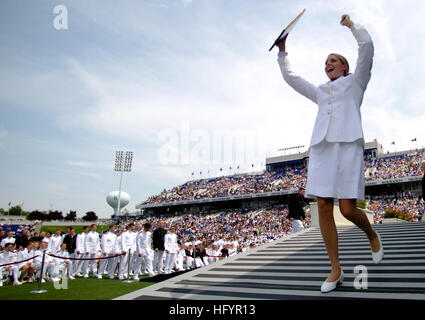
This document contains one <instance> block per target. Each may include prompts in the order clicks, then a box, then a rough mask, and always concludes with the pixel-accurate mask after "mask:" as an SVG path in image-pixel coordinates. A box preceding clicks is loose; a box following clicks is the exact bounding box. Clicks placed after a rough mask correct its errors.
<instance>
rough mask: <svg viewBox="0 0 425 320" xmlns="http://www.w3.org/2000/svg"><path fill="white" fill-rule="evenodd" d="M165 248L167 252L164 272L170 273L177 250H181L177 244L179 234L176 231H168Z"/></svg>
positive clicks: (165, 237)
mask: <svg viewBox="0 0 425 320" xmlns="http://www.w3.org/2000/svg"><path fill="white" fill-rule="evenodd" d="M164 248H165V252H166V257H165V266H164V273H165V274H170V273H171V271H172V270H173V267H174V262H175V258H176V254H177V250H179V246H178V244H177V235H176V234H175V233H172V232H167V233H166V234H165V236H164ZM167 251H168V253H167Z"/></svg>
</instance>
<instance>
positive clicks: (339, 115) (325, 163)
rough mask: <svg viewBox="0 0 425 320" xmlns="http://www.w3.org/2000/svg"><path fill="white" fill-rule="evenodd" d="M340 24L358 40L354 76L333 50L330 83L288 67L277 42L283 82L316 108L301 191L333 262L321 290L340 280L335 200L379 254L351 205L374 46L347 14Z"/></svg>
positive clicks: (360, 169)
mask: <svg viewBox="0 0 425 320" xmlns="http://www.w3.org/2000/svg"><path fill="white" fill-rule="evenodd" d="M340 23H341V25H343V26H346V27H348V28H349V29H350V30H351V32H352V34H353V36H354V38H355V39H356V41H357V43H358V47H359V48H358V58H357V64H356V69H355V71H354V73H353V74H351V73H349V64H348V62H347V60H346V59H345V58H344V57H343V56H341V55H339V54H335V53H332V54H330V55H329V56H328V57H327V59H326V62H325V72H326V75H327V76H328V78H329V79H330V81H328V82H327V83H325V84H323V85H320V86H318V87H317V86H315V85H313V84H311V83H309V82H308V81H306V80H304V79H303V78H301V77H299V76H297V75H295V74H294V73H293V72H292V71H291V69H290V66H289V61H288V59H287V55H288V53H287V52H286V48H285V47H286V46H285V44H286V38H287V36H286V37H285V38H284V39H282V40H281V41H279V42H278V43H276V45H277V46H278V47H279V53H278V63H279V66H280V69H281V71H282V75H283V78H284V80H285V81H286V82H287V83H288V84H289V85H290V86H291V87H292V88H293V89H295V90H296V91H297V92H299V93H300V94H302V95H304V96H305V97H307V98H308V99H310V100H312V101H313V102H314V103H316V104H317V105H318V106H319V110H318V114H317V117H316V121H315V124H314V129H313V135H312V138H311V141H310V159H309V164H308V174H307V186H306V191H305V193H306V197H307V198H317V204H318V209H319V225H320V230H321V233H322V237H323V241H324V242H325V245H326V249H327V252H328V256H329V259H330V262H331V265H332V271H331V274H330V275H329V277H328V278H327V279H326V281H325V282H324V283H323V284H322V287H321V291H322V292H329V291H332V290H334V289H335V288H336V287H337V285H339V284H341V283H342V281H343V278H344V272H343V271H342V269H341V266H340V263H339V257H338V234H337V230H336V226H335V221H334V217H333V202H334V199H338V200H339V207H340V210H341V213H342V214H343V215H344V217H345V218H347V219H348V220H350V221H351V222H353V223H354V224H356V225H357V226H358V227H359V228H360V229H362V230H363V231H364V232H365V233H366V235H367V237H368V238H369V241H370V245H371V250H372V258H373V260H374V262H375V263H379V262H381V260H382V257H383V248H382V245H381V240H380V236H379V234H378V233H377V232H375V231H374V230H373V229H372V227H371V225H370V223H369V220H368V219H367V217H366V215H365V214H364V213H363V211H361V210H359V209H357V208H356V199H359V200H364V189H365V179H364V159H363V150H364V138H363V129H362V124H361V114H360V106H361V103H362V100H363V95H364V92H365V90H366V87H367V84H368V82H369V80H370V77H371V69H372V60H373V52H374V48H373V43H372V39H371V38H370V36H369V34H368V32H367V31H366V29H365V28H364V27H362V26H360V25H357V24H356V25H355V24H354V23H353V22H352V21H351V20H350V17H349V16H348V15H343V16H342V18H341V22H340Z"/></svg>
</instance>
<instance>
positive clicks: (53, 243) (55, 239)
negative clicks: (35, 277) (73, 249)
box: [47, 234, 62, 254]
mask: <svg viewBox="0 0 425 320" xmlns="http://www.w3.org/2000/svg"><path fill="white" fill-rule="evenodd" d="M61 243H62V236H58V235H56V234H55V235H53V236H51V237H50V239H49V245H48V246H47V251H48V252H50V253H53V254H56V251H58V250H59V249H60V244H61Z"/></svg>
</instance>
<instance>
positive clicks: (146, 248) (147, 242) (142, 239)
mask: <svg viewBox="0 0 425 320" xmlns="http://www.w3.org/2000/svg"><path fill="white" fill-rule="evenodd" d="M136 245H137V252H138V253H141V254H142V255H150V254H152V232H150V231H146V232H145V231H144V230H143V231H141V232H140V233H139V234H138V236H137V244H136Z"/></svg>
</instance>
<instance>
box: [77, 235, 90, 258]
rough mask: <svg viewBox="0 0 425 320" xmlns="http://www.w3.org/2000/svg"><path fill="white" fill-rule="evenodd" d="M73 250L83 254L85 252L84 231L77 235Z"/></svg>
mask: <svg viewBox="0 0 425 320" xmlns="http://www.w3.org/2000/svg"><path fill="white" fill-rule="evenodd" d="M75 251H79V252H80V254H85V253H86V252H87V248H86V233H84V232H83V233H80V234H78V235H77V240H76V243H75Z"/></svg>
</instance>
